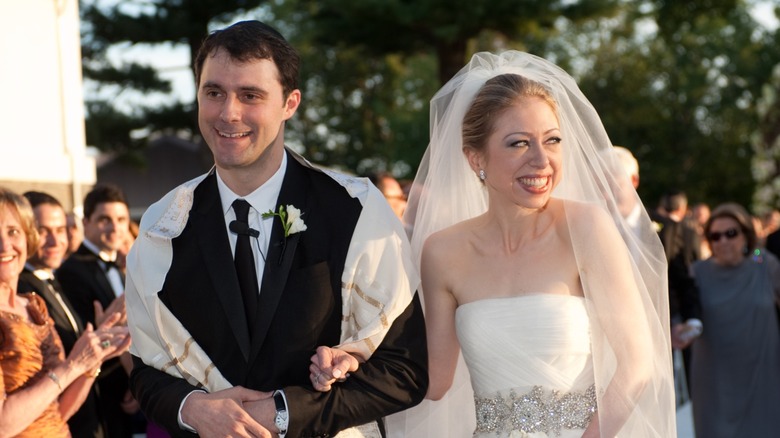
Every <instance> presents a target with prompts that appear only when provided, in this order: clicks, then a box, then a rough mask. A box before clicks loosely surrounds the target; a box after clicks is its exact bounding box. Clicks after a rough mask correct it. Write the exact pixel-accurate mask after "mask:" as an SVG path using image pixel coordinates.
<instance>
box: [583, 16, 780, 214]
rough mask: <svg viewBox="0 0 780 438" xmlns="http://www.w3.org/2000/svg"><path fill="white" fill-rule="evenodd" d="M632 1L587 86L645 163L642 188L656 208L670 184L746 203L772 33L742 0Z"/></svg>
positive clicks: (700, 196)
mask: <svg viewBox="0 0 780 438" xmlns="http://www.w3.org/2000/svg"><path fill="white" fill-rule="evenodd" d="M634 6H635V7H634V8H632V9H629V10H627V15H626V16H625V20H624V21H623V23H624V25H623V26H624V27H622V28H621V27H618V28H617V29H615V31H614V32H611V33H609V34H607V35H606V36H605V37H604V38H603V39H602V41H601V44H597V45H595V47H597V49H596V50H595V51H594V58H593V59H594V62H593V64H592V68H591V69H590V70H589V71H588V72H587V73H586V74H585V75H584V76H583V78H582V80H581V85H582V87H583V90H584V91H585V92H586V94H587V95H588V96H589V97H590V98H591V101H592V102H593V103H594V106H596V108H597V109H598V110H599V112H600V114H601V116H602V119H603V121H604V124H605V126H606V127H607V130H608V132H609V133H610V137H611V139H612V141H613V142H614V143H616V144H621V145H625V146H627V147H628V148H629V149H631V150H632V151H633V152H634V154H635V155H636V156H637V158H638V159H639V161H640V166H641V173H642V182H641V185H640V194H642V196H643V199H644V200H645V202H646V203H647V204H648V206H650V207H652V206H654V205H655V202H656V201H657V200H658V199H659V198H660V196H661V195H662V194H663V193H664V192H665V191H666V190H669V189H670V188H679V189H682V190H684V191H686V192H687V193H688V196H689V198H691V199H692V200H695V201H706V202H709V203H719V202H724V201H736V202H740V203H742V204H743V205H746V206H749V205H750V199H751V195H752V193H753V190H754V181H753V179H752V177H751V171H750V169H751V167H750V161H751V156H752V150H751V144H750V137H751V134H752V132H753V131H754V130H755V129H756V121H757V114H756V100H757V98H758V96H759V95H760V90H761V87H762V85H763V84H765V83H766V82H767V80H768V78H769V75H770V74H771V69H772V67H773V66H774V65H775V64H776V63H777V62H778V59H780V52H778V50H777V45H776V44H775V43H774V42H773V38H772V35H771V33H770V32H769V31H767V30H766V29H764V28H762V27H761V26H760V25H758V24H757V23H756V22H755V21H754V20H753V19H752V18H751V17H750V15H749V14H748V9H747V5H746V4H745V2H740V1H706V2H699V1H687V2H686V1H676V2H664V1H658V2H654V1H650V2H636V3H635V5H634ZM637 29H640V31H638V32H637ZM585 33H586V34H589V35H593V34H594V33H592V32H585Z"/></svg>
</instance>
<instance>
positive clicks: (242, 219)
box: [126, 21, 428, 437]
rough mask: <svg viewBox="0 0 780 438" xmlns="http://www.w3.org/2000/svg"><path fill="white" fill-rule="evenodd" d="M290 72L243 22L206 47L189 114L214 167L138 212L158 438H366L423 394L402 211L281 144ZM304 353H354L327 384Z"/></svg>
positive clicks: (263, 32) (143, 370)
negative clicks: (355, 433) (343, 435)
mask: <svg viewBox="0 0 780 438" xmlns="http://www.w3.org/2000/svg"><path fill="white" fill-rule="evenodd" d="M298 66H299V58H298V55H297V53H296V51H295V50H294V49H293V48H292V47H291V46H290V45H289V43H288V42H287V41H286V40H285V39H284V38H283V37H282V36H281V35H280V34H279V33H278V32H277V31H276V30H274V29H273V28H271V27H269V26H267V25H265V24H263V23H260V22H257V21H244V22H239V23H236V24H234V25H232V26H230V27H228V28H226V29H223V30H220V31H216V32H214V33H212V34H210V35H209V36H208V37H207V38H206V39H205V41H204V43H203V46H202V47H201V49H200V52H199V54H198V56H197V58H196V61H195V76H196V83H197V86H198V90H197V99H198V122H199V126H200V130H201V133H202V135H203V137H204V139H205V141H206V143H207V144H208V146H209V148H210V149H211V152H212V154H213V156H214V162H215V166H214V168H213V169H212V170H211V171H210V172H209V173H208V174H206V175H203V176H201V177H199V178H196V179H195V180H193V181H190V182H188V183H185V184H183V185H181V186H179V187H178V188H176V189H174V190H173V191H172V192H170V193H169V194H168V195H166V196H165V197H163V198H162V199H161V200H160V201H158V202H157V203H155V204H154V205H152V206H151V207H150V208H149V209H148V210H147V212H146V213H145V214H144V217H143V219H142V220H141V227H140V228H141V229H140V234H139V237H138V239H137V240H136V242H135V244H134V245H133V249H132V250H131V252H130V255H129V256H128V262H127V265H128V283H127V291H126V295H127V306H128V320H129V324H130V329H131V334H132V336H133V346H132V347H131V352H132V353H133V355H134V356H135V357H134V365H135V367H134V369H133V373H132V376H131V387H132V389H133V391H134V394H135V395H136V397H137V399H138V400H139V402H140V403H141V406H142V409H143V410H144V412H145V413H146V415H147V417H148V418H149V419H150V420H151V421H154V422H155V423H157V424H159V425H162V426H163V427H164V428H166V429H167V430H168V432H169V433H170V434H171V435H173V436H191V433H198V434H200V435H203V436H277V434H278V435H279V436H289V437H298V436H335V435H336V434H338V433H339V432H340V431H343V430H345V429H349V428H353V427H354V428H358V429H359V430H360V432H361V433H363V435H362V436H381V435H383V434H384V430H383V424H382V417H384V416H385V415H388V414H390V413H393V412H397V411H400V410H403V409H406V408H408V407H410V406H413V405H415V404H417V403H419V402H420V401H421V400H422V398H423V397H424V395H425V393H426V390H427V385H428V376H427V350H426V339H425V329H424V321H423V317H422V309H421V306H420V303H419V300H418V298H417V296H416V293H415V291H416V288H417V286H418V283H419V278H418V276H417V273H416V272H415V268H414V265H413V263H412V261H411V257H410V254H411V252H410V247H409V243H408V241H407V240H406V236H405V233H404V230H403V227H402V225H401V223H400V221H398V219H397V218H396V217H395V216H394V214H393V212H392V210H391V209H390V208H389V206H388V204H387V202H386V201H385V199H384V197H383V196H382V194H381V193H380V192H379V191H378V190H377V189H376V188H375V187H374V186H373V185H372V184H370V183H369V182H368V180H367V179H365V178H352V177H348V176H345V175H341V174H337V173H335V172H331V171H326V170H322V169H317V168H315V167H313V166H312V165H310V164H309V163H308V162H307V161H306V160H304V159H303V158H302V157H300V156H298V155H296V154H295V153H294V152H292V151H291V150H289V149H287V148H285V146H284V127H285V122H286V121H287V120H288V119H289V118H291V117H292V116H293V115H294V114H295V112H296V110H297V109H298V105H299V103H300V99H301V93H300V91H299V89H298V85H297V80H298V78H297V76H298ZM269 213H275V215H273V214H269ZM319 346H329V347H334V348H336V349H337V350H338V351H341V352H347V353H349V354H351V355H353V356H354V357H356V358H358V359H359V361H360V362H361V363H360V366H359V369H357V370H356V371H352V372H350V374H349V377H347V378H344V376H343V375H342V379H341V380H342V381H341V382H339V383H336V384H334V385H333V386H332V388H331V390H330V391H327V392H319V391H316V390H315V389H314V388H313V386H312V381H319V379H320V378H321V376H320V375H314V374H313V373H310V370H309V365H310V362H311V360H312V359H311V358H312V356H313V355H314V354H315V351H316V349H317V348H318V347H319ZM338 366H339V363H336V364H335V367H336V368H337V367H338ZM332 376H337V373H335V372H333V373H332ZM327 377H331V376H327ZM320 383H322V382H320Z"/></svg>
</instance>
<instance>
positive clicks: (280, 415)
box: [274, 411, 287, 430]
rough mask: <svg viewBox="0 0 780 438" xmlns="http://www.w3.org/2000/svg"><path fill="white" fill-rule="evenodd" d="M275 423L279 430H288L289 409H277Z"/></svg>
mask: <svg viewBox="0 0 780 438" xmlns="http://www.w3.org/2000/svg"><path fill="white" fill-rule="evenodd" d="M274 424H276V427H278V428H279V430H287V411H277V412H276V418H275V419H274Z"/></svg>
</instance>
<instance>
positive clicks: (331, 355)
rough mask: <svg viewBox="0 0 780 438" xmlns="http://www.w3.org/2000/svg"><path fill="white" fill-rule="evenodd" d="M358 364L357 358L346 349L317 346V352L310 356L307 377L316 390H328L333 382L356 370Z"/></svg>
mask: <svg viewBox="0 0 780 438" xmlns="http://www.w3.org/2000/svg"><path fill="white" fill-rule="evenodd" d="M359 365H360V363H359V362H358V359H357V358H356V357H355V356H353V355H351V354H349V353H347V352H346V351H342V350H339V349H336V348H330V347H324V346H323V347H317V353H315V354H314V356H312V357H311V365H309V373H310V374H309V379H310V380H311V384H312V386H313V387H314V389H316V390H317V391H321V392H326V391H330V388H331V386H332V385H333V384H334V383H336V382H343V381H344V380H346V379H347V377H349V373H351V372H353V371H357V369H358V366H359Z"/></svg>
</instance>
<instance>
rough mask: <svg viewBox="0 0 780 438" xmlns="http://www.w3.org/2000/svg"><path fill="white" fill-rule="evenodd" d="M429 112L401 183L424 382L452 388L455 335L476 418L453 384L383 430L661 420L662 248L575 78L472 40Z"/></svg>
mask: <svg viewBox="0 0 780 438" xmlns="http://www.w3.org/2000/svg"><path fill="white" fill-rule="evenodd" d="M430 120H432V121H433V126H432V127H431V141H430V144H429V146H428V150H427V151H426V154H425V156H424V157H423V162H422V164H421V166H420V170H419V172H418V174H417V177H416V178H415V186H419V187H422V189H421V190H417V191H415V190H414V189H413V190H412V194H413V197H412V199H411V200H410V205H414V204H417V208H416V209H415V210H414V211H415V212H416V215H415V218H414V221H413V224H414V233H413V235H412V249H413V251H414V252H415V255H416V256H417V257H418V260H419V263H420V266H421V274H422V291H423V295H424V301H425V318H426V327H427V331H428V351H429V373H430V379H431V381H430V386H429V389H428V394H427V395H426V397H427V398H429V399H432V400H437V399H440V398H442V397H446V396H448V391H449V390H450V387H451V385H453V380H454V377H453V376H454V375H455V374H456V372H457V363H458V358H459V353H460V352H461V351H462V354H463V357H464V359H465V363H466V364H467V365H468V369H469V374H470V379H471V385H472V387H473V391H474V401H475V404H476V428H475V429H476V430H475V429H474V428H469V427H468V426H467V425H468V424H469V423H470V422H471V421H472V420H473V417H472V418H471V419H470V418H467V413H468V408H467V406H468V402H469V401H468V400H462V404H460V403H459V400H458V399H457V398H455V399H453V398H449V399H448V400H447V401H448V408H449V409H452V413H453V415H451V416H450V417H448V418H445V421H441V420H440V417H439V416H436V417H431V415H430V413H431V410H435V409H436V408H435V407H432V406H429V407H430V408H431V409H422V410H418V408H413V409H411V410H410V412H408V413H407V418H406V421H405V422H400V424H402V425H403V427H405V428H406V429H405V430H400V431H392V430H391V432H392V433H393V435H394V436H406V437H412V436H414V437H417V436H431V437H441V436H447V437H460V436H474V437H480V438H488V437H491V438H492V437H497V436H502V437H503V436H512V437H515V436H518V437H520V436H523V437H525V436H528V437H531V436H534V437H535V436H540V437H546V436H560V437H566V438H569V437H572V438H573V437H578V438H579V437H615V436H626V437H659V438H660V437H669V436H674V433H675V422H674V417H675V408H674V392H673V385H672V370H671V348H670V345H669V338H670V334H669V315H668V297H667V292H666V283H665V279H666V276H665V274H666V264H665V260H664V256H663V248H662V247H661V244H660V241H659V239H658V237H657V236H656V234H655V231H654V230H653V228H652V227H651V226H650V219H649V217H648V215H647V214H646V213H644V212H642V214H641V215H640V219H639V220H640V222H641V223H642V224H643V226H641V227H639V228H638V230H640V233H639V234H638V235H635V234H634V233H632V232H630V231H629V228H628V224H627V223H626V220H625V218H624V216H623V215H622V214H621V213H620V212H619V208H618V207H619V201H618V199H616V197H615V193H617V192H618V191H619V190H620V188H619V187H618V186H616V184H621V178H623V179H624V177H625V174H624V173H623V172H622V170H620V168H619V165H618V164H617V160H618V157H617V155H616V154H615V151H614V149H613V148H612V143H611V142H610V141H609V138H608V136H607V135H606V132H605V130H604V127H603V126H602V124H601V122H600V119H599V117H598V114H596V112H595V110H594V109H593V107H592V106H591V105H589V104H588V102H587V99H586V98H585V96H584V95H583V94H582V92H581V91H580V90H579V88H578V87H577V85H576V83H575V82H574V80H573V79H572V78H571V77H570V76H569V75H568V74H567V73H566V72H564V71H563V70H561V69H560V68H558V67H557V66H555V65H554V64H552V63H550V62H548V61H546V60H544V59H541V58H538V57H536V56H533V55H530V54H527V53H522V52H516V51H506V52H503V53H501V54H499V55H494V54H490V53H478V54H476V55H474V57H473V58H472V60H471V62H470V63H469V64H468V65H467V66H466V67H465V68H464V69H462V70H461V71H460V72H459V73H458V74H456V75H455V77H454V78H453V79H452V80H450V82H448V83H447V84H446V85H444V87H443V88H442V89H441V90H440V91H439V92H438V93H437V94H436V95H435V96H434V98H433V100H432V101H431V117H430ZM415 193H418V194H419V198H416V196H415V195H414V194H415ZM630 195H631V196H633V197H634V198H635V200H636V201H637V202H638V196H637V195H636V192H635V191H633V192H632V193H630ZM318 353H319V354H318V355H317V356H315V357H314V358H313V363H312V366H313V372H315V375H316V372H318V371H319V370H318V368H321V367H322V365H323V363H326V362H327V361H323V358H322V356H323V354H324V353H325V352H324V351H319V352H318ZM356 366H357V367H358V369H359V368H360V367H362V365H356ZM354 367H355V365H354V364H353V368H354ZM311 378H312V381H313V383H316V382H317V379H316V378H315V376H314V375H313V376H311ZM350 378H351V377H350ZM347 381H349V379H347ZM327 383H329V384H331V386H332V388H337V387H338V386H339V385H341V384H343V383H339V382H337V381H335V380H331V381H329V382H327ZM315 387H317V386H316V385H315ZM323 390H327V388H323ZM432 418H434V419H432ZM431 421H433V423H432V424H429V425H425V423H431ZM472 434H473V435H472Z"/></svg>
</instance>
